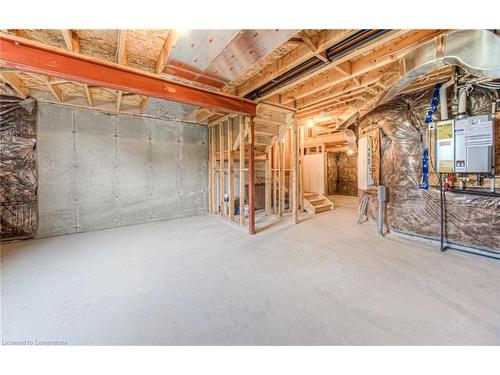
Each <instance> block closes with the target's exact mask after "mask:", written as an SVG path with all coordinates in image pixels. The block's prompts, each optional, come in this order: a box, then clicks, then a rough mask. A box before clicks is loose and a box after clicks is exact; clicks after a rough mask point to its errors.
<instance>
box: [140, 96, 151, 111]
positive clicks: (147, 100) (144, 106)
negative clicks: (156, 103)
mask: <svg viewBox="0 0 500 375" xmlns="http://www.w3.org/2000/svg"><path fill="white" fill-rule="evenodd" d="M148 102H149V97H148V96H146V97H144V99H142V101H141V105H140V106H139V111H140V112H141V114H142V113H144V110H145V109H146V105H147V104H148Z"/></svg>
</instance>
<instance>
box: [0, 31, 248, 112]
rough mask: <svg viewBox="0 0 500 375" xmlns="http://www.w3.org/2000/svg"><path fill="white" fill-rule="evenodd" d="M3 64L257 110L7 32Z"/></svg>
mask: <svg viewBox="0 0 500 375" xmlns="http://www.w3.org/2000/svg"><path fill="white" fill-rule="evenodd" d="M0 66H1V67H7V68H12V69H18V70H21V71H27V72H31V73H38V74H44V75H48V76H51V77H58V78H63V79H67V80H69V81H75V82H81V83H85V84H89V85H93V86H100V87H106V88H110V89H114V90H121V91H126V92H131V93H134V94H139V95H146V96H152V97H157V98H162V99H166V100H171V101H175V102H180V103H186V104H192V105H196V106H200V107H205V108H212V109H215V110H217V111H222V112H230V113H237V114H242V115H247V116H255V112H256V109H255V108H256V104H255V103H253V102H251V101H249V100H245V99H241V98H238V97H234V96H230V95H226V94H221V93H216V92H211V91H207V90H203V89H201V88H198V87H194V86H189V85H185V84H182V83H179V82H176V81H172V80H167V79H165V78H162V77H160V76H158V75H155V74H152V73H148V72H145V71H141V70H138V69H133V68H130V67H126V66H122V65H118V64H115V63H111V62H108V61H104V60H101V59H96V58H93V57H90V56H85V55H82V54H78V53H74V52H71V51H67V50H62V49H59V48H54V47H50V46H47V45H44V44H41V43H36V42H33V41H27V40H25V39H21V38H17V37H14V36H10V35H7V34H0Z"/></svg>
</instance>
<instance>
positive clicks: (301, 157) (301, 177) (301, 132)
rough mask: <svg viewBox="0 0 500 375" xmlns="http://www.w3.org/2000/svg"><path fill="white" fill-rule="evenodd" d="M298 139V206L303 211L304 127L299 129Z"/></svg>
mask: <svg viewBox="0 0 500 375" xmlns="http://www.w3.org/2000/svg"><path fill="white" fill-rule="evenodd" d="M299 134H300V139H299V143H300V145H299V148H300V152H299V206H300V209H301V210H303V209H304V157H303V156H304V127H303V126H302V127H301V128H300V133H299Z"/></svg>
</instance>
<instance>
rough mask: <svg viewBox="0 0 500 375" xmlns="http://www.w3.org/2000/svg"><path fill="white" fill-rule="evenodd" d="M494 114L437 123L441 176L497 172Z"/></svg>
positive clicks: (437, 165) (437, 153)
mask: <svg viewBox="0 0 500 375" xmlns="http://www.w3.org/2000/svg"><path fill="white" fill-rule="evenodd" d="M494 129H495V127H494V122H493V117H492V115H491V114H486V115H481V116H471V117H466V118H463V119H456V120H445V121H439V122H437V123H436V169H437V171H438V172H440V173H494V171H493V151H494V146H493V145H494Z"/></svg>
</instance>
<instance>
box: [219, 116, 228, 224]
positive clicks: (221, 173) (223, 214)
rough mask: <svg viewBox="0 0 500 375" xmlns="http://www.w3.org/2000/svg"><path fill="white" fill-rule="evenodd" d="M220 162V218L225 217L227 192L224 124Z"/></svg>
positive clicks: (220, 135) (220, 142)
mask: <svg viewBox="0 0 500 375" xmlns="http://www.w3.org/2000/svg"><path fill="white" fill-rule="evenodd" d="M219 155H220V157H219V160H220V168H219V171H220V173H219V185H220V186H219V193H220V195H219V200H220V216H225V215H226V212H225V206H226V205H225V202H224V191H225V187H226V186H225V182H224V159H225V153H224V122H221V123H220V124H219Z"/></svg>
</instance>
